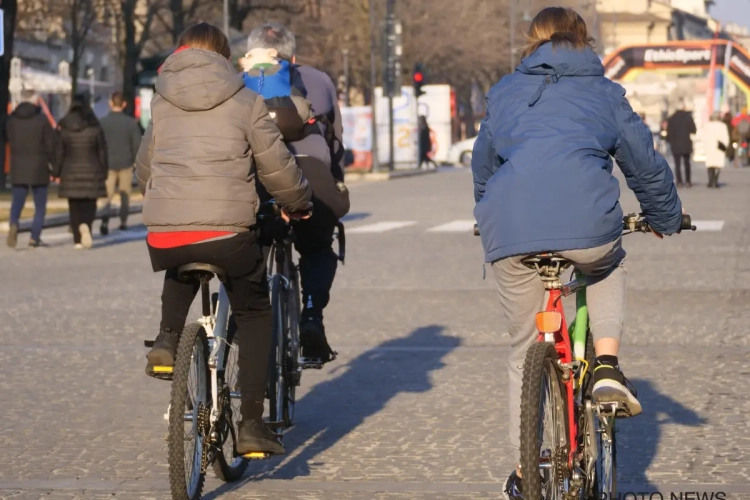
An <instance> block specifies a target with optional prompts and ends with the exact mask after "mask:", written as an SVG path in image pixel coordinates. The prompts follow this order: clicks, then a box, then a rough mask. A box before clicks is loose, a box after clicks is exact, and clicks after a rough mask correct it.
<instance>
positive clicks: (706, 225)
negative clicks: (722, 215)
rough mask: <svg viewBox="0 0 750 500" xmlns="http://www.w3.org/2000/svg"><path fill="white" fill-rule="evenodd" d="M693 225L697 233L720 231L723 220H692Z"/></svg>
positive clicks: (722, 226) (722, 227)
mask: <svg viewBox="0 0 750 500" xmlns="http://www.w3.org/2000/svg"><path fill="white" fill-rule="evenodd" d="M693 225H694V226H695V227H696V228H697V230H698V231H721V230H722V229H724V221H723V220H694V221H693Z"/></svg>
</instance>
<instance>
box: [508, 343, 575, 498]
mask: <svg viewBox="0 0 750 500" xmlns="http://www.w3.org/2000/svg"><path fill="white" fill-rule="evenodd" d="M557 362H558V355H557V351H556V350H555V346H554V345H553V344H551V343H549V342H536V343H534V344H533V345H532V346H531V347H530V348H529V350H528V351H527V352H526V359H525V361H524V367H523V385H522V388H521V428H520V432H521V450H520V451H521V471H522V473H523V493H524V497H525V498H545V500H558V499H562V498H563V495H564V491H563V490H562V489H561V485H562V484H563V481H562V476H563V475H566V474H567V469H568V454H569V452H570V443H569V442H568V441H569V433H568V415H567V413H568V411H567V410H568V401H567V398H566V395H565V387H564V386H563V383H562V378H561V376H560V372H559V371H558V369H557ZM543 386H544V391H543V390H542V389H543ZM547 395H549V398H550V399H549V401H548V402H549V405H547V406H548V407H549V408H550V411H551V413H550V415H551V416H552V423H553V425H552V426H551V427H552V428H551V429H550V430H551V433H552V442H553V443H556V444H555V446H554V449H551V450H547V449H545V450H542V448H543V447H544V443H543V442H540V437H541V436H542V435H543V434H545V433H546V432H545V431H546V429H541V430H542V432H540V423H541V422H542V421H543V420H544V417H545V413H546V412H544V411H543V408H542V405H543V404H544V402H545V401H544V400H543V398H544V399H545V400H546V396H547ZM542 462H548V463H549V464H550V468H547V469H542V467H541V465H540V464H541V463H542ZM542 471H543V472H542Z"/></svg>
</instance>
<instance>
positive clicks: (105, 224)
mask: <svg viewBox="0 0 750 500" xmlns="http://www.w3.org/2000/svg"><path fill="white" fill-rule="evenodd" d="M99 234H101V235H102V236H107V235H108V234H109V222H105V221H102V225H101V226H99Z"/></svg>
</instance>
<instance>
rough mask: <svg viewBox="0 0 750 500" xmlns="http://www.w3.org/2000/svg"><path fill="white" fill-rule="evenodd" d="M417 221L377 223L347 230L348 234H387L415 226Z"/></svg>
mask: <svg viewBox="0 0 750 500" xmlns="http://www.w3.org/2000/svg"><path fill="white" fill-rule="evenodd" d="M416 223H417V221H413V220H408V221H390V222H376V223H374V224H367V225H365V226H358V227H353V228H351V229H347V231H346V232H347V233H349V234H356V233H385V232H386V231H392V230H394V229H401V228H404V227H409V226H413V225H414V224H416Z"/></svg>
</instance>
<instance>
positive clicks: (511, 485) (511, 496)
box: [503, 470, 523, 500]
mask: <svg viewBox="0 0 750 500" xmlns="http://www.w3.org/2000/svg"><path fill="white" fill-rule="evenodd" d="M503 494H504V495H505V498H506V500H523V487H522V485H521V478H520V477H518V473H517V472H516V471H515V470H514V471H513V472H511V473H510V476H508V479H506V480H505V484H504V485H503Z"/></svg>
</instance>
